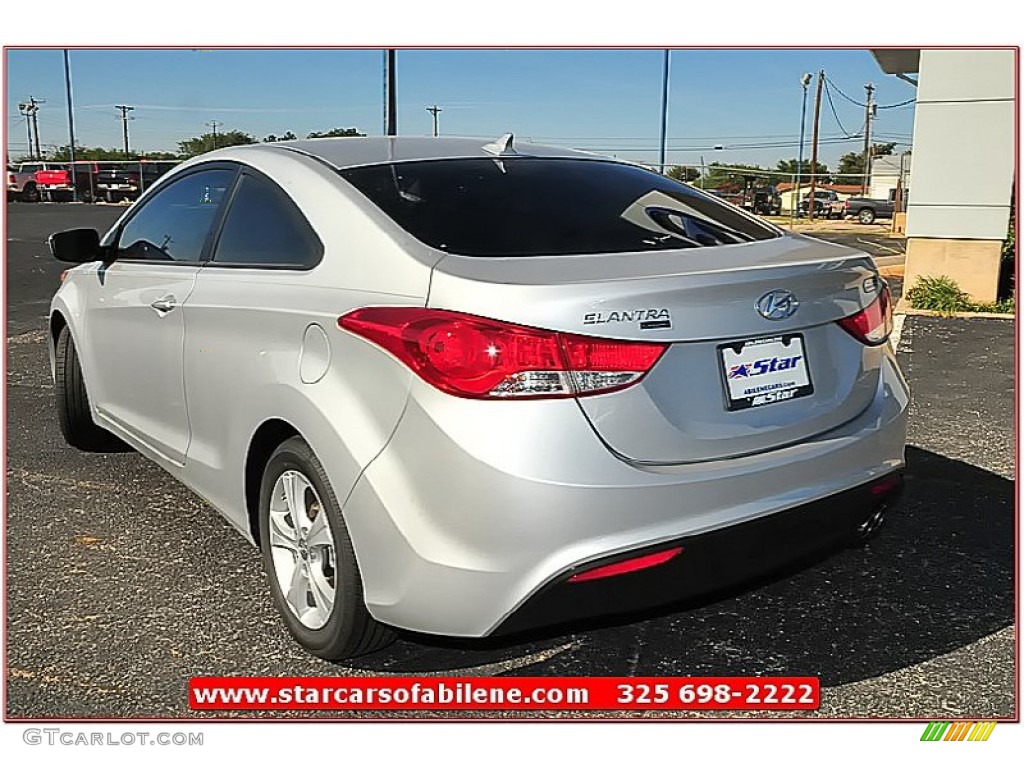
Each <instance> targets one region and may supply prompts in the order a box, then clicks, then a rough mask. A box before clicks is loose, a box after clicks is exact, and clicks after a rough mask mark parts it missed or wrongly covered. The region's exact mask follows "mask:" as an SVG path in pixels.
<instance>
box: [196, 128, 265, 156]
mask: <svg viewBox="0 0 1024 768" xmlns="http://www.w3.org/2000/svg"><path fill="white" fill-rule="evenodd" d="M255 143H256V139H255V137H253V136H250V135H249V134H248V133H244V132H242V131H222V132H219V133H216V134H214V133H204V134H203V135H202V136H196V137H195V138H192V139H186V140H185V141H179V142H178V148H179V149H180V150H181V154H182V156H183V157H193V156H194V155H201V154H203V153H204V152H210V151H211V150H214V149H220V148H223V147H234V146H237V145H239V144H255Z"/></svg>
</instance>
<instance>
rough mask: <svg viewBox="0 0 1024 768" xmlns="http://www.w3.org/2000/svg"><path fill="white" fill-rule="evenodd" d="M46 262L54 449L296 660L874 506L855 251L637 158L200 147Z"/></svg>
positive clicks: (733, 561)
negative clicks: (256, 554)
mask: <svg viewBox="0 0 1024 768" xmlns="http://www.w3.org/2000/svg"><path fill="white" fill-rule="evenodd" d="M50 247H51V249H52V251H53V253H54V255H55V256H56V257H57V258H58V259H61V260H63V261H69V262H74V263H77V264H78V265H79V266H77V267H75V268H74V269H70V270H69V271H68V272H67V273H66V275H65V279H64V280H63V284H62V285H61V287H60V290H59V291H58V292H57V294H56V296H55V297H54V299H53V303H52V307H51V312H50V323H49V330H50V342H51V343H50V353H51V362H52V371H53V377H54V382H55V389H56V404H57V412H58V416H59V419H60V425H61V429H62V431H63V434H64V436H65V438H66V439H67V441H68V442H69V443H70V444H71V445H73V446H75V447H77V448H79V449H82V450H88V451H102V450H108V449H113V448H116V447H117V446H119V445H123V444H124V443H127V444H128V445H129V446H131V447H133V448H135V449H136V450H138V451H139V452H140V453H142V454H143V455H145V456H147V457H149V458H150V459H152V460H153V461H155V462H156V463H157V464H159V465H160V466H161V467H163V468H164V469H165V470H167V471H168V472H170V473H171V474H172V475H173V476H175V477H176V478H178V479H179V480H180V481H181V482H183V483H184V484H185V485H187V486H188V487H189V488H191V489H192V490H194V491H195V492H196V493H198V494H199V495H200V496H202V497H203V498H204V499H206V500H207V501H208V502H209V503H210V504H211V505H213V506H214V507H216V508H217V509H218V510H220V512H221V513H222V514H223V515H224V516H225V517H226V518H227V519H228V520H229V521H230V522H231V523H232V524H233V525H234V526H235V527H236V528H237V529H238V530H239V531H240V532H241V533H242V535H243V536H245V537H246V538H247V539H249V540H250V541H252V542H253V543H254V544H258V545H259V547H260V549H261V551H262V556H263V564H264V567H265V569H266V572H267V577H268V584H269V587H270V593H271V595H272V598H273V600H274V603H275V604H276V606H277V608H278V610H279V612H280V614H281V616H282V617H283V619H284V622H285V623H286V625H287V627H288V629H289V630H290V631H291V633H292V634H293V635H294V636H295V638H296V639H297V640H298V641H299V642H300V643H301V644H302V645H303V646H304V647H305V648H307V649H308V650H309V651H311V652H312V653H314V654H316V655H318V656H322V657H325V658H330V659H339V658H344V657H349V656H354V655H357V654H361V653H366V652H369V651H371V650H374V649H377V648H380V647H382V646H383V645H384V644H386V643H387V642H388V641H389V640H390V639H391V638H392V637H393V636H394V628H406V629H410V630H416V631H418V632H426V633H435V634H441V635H452V636H463V637H483V636H488V635H495V634H499V633H508V632H516V631H520V630H523V629H526V628H530V627H536V626H542V625H551V624H558V623H562V622H567V621H571V620H576V619H579V618H582V617H587V616H593V615H608V614H617V613H625V612H629V611H632V610H634V609H636V608H644V607H651V606H654V605H662V604H666V603H670V602H673V601H677V600H679V599H682V598H687V597H691V596H694V595H698V594H706V593H708V592H709V591H713V590H716V589H718V588H721V587H724V586H727V585H730V584H734V583H736V582H737V581H739V580H743V579H748V578H751V577H754V576H757V575H762V574H765V573H767V572H769V571H771V570H773V569H776V568H779V567H783V566H786V565H788V564H790V563H792V562H794V561H797V560H799V559H800V558H802V557H803V556H806V555H809V554H811V553H816V552H819V551H827V549H828V548H829V547H832V546H835V545H837V544H839V543H841V542H844V541H848V540H852V539H853V538H855V537H856V536H857V535H858V534H860V535H866V534H868V533H870V532H872V531H873V530H874V528H875V527H877V524H878V523H879V522H880V520H881V514H882V511H883V510H884V509H885V508H886V506H887V505H889V504H891V502H892V500H893V499H894V498H895V496H896V495H897V494H898V493H899V491H900V489H901V486H902V482H901V473H902V468H903V463H904V442H905V431H906V408H907V401H908V391H907V386H906V383H905V382H904V380H903V377H902V376H901V374H900V371H899V369H898V367H897V365H896V361H895V358H894V356H893V350H892V349H891V347H890V345H889V344H888V337H889V333H890V329H891V322H892V315H891V308H890V298H889V292H888V287H887V286H886V284H885V282H884V281H883V280H882V279H881V278H880V277H879V276H878V274H877V272H876V270H875V267H874V265H873V264H872V261H871V259H870V258H869V257H868V256H866V255H865V254H863V253H860V252H858V251H854V250H850V249H847V248H844V247H841V246H837V245H833V244H830V243H825V242H822V241H819V240H815V239H812V238H808V237H803V236H800V235H795V234H791V233H787V232H785V231H783V230H780V229H778V228H776V227H774V226H772V225H770V224H768V223H766V222H764V221H762V220H760V219H758V218H756V217H754V216H751V215H748V214H747V213H744V212H743V211H742V210H740V209H738V208H736V207H733V206H731V205H729V204H726V203H723V202H722V201H721V200H718V199H716V198H714V197H712V196H710V195H706V194H704V193H703V192H701V191H699V190H697V189H694V188H692V187H690V186H688V185H686V184H682V183H679V182H676V181H674V180H672V179H670V178H666V177H664V176H661V175H659V174H657V173H653V172H651V171H650V170H647V169H645V168H643V167H640V166H636V165H632V164H629V163H625V162H620V161H615V160H611V159H607V158H602V157H598V156H594V155H590V154H585V153H581V152H575V151H570V150H564V149H558V148H553V147H546V146H539V145H533V144H522V143H518V142H515V141H514V140H513V139H512V137H511V136H505V137H502V138H501V139H499V140H497V141H488V140H486V139H483V140H474V139H418V138H345V139H323V140H314V141H296V142H282V143H277V144H271V145H253V146H243V147H230V148H226V149H221V150H218V151H215V152H212V153H210V154H207V155H203V156H201V157H198V158H194V159H192V160H190V161H188V162H186V163H184V164H182V165H181V166H180V167H178V168H177V169H176V170H175V171H174V172H172V173H170V174H168V175H166V176H164V177H163V178H162V179H161V180H160V181H159V182H158V183H157V184H156V185H154V186H153V187H152V188H150V189H149V190H148V191H147V192H146V194H145V195H144V196H143V197H142V198H141V199H140V200H139V201H138V202H137V203H136V204H135V205H133V206H132V207H131V208H129V209H128V210H127V211H126V212H125V213H124V215H123V216H122V217H121V218H120V219H119V220H118V222H117V223H116V224H115V225H114V227H113V228H112V229H111V230H110V231H109V232H108V233H106V235H105V236H103V237H102V238H101V237H100V235H99V233H97V232H96V231H94V230H70V231H66V232H60V233H57V234H55V235H53V236H52V237H51V238H50ZM185 524H186V521H185V520H182V525H185Z"/></svg>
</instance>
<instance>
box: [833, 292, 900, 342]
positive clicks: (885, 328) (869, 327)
mask: <svg viewBox="0 0 1024 768" xmlns="http://www.w3.org/2000/svg"><path fill="white" fill-rule="evenodd" d="M839 325H841V326H842V328H843V330H845V331H846V332H847V333H849V334H850V335H851V336H853V337H854V338H855V339H857V340H858V341H860V342H863V343H864V344H868V345H869V346H872V347H874V346H878V345H879V344H884V343H885V340H886V339H888V338H889V334H890V333H892V305H891V301H890V297H889V286H887V285H883V286H882V291H881V293H879V294H878V298H877V299H875V300H874V301H873V302H871V304H869V305H868V306H866V307H865V308H864V309H862V310H861V311H860V312H858V313H857V314H856V315H850V316H849V317H844V318H843V319H842V320H840V321H839Z"/></svg>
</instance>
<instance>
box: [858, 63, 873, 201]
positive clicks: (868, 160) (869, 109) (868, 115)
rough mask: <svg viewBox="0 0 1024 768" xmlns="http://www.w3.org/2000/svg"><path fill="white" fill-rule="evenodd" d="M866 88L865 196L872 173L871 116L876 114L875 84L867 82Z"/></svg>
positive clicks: (862, 186) (862, 188) (861, 189)
mask: <svg viewBox="0 0 1024 768" xmlns="http://www.w3.org/2000/svg"><path fill="white" fill-rule="evenodd" d="M864 90H865V91H866V92H867V95H868V97H867V99H866V100H865V102H864V180H863V181H862V182H861V185H860V191H861V194H862V195H863V196H865V197H867V194H868V176H869V175H870V173H871V118H872V117H873V116H874V114H873V110H872V104H871V94H872V93H873V92H874V90H875V86H873V85H872V84H871V83H867V84H866V85H865V86H864Z"/></svg>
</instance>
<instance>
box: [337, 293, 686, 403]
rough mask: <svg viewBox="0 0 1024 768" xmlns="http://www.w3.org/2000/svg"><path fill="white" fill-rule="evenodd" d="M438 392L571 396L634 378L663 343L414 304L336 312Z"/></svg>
mask: <svg viewBox="0 0 1024 768" xmlns="http://www.w3.org/2000/svg"><path fill="white" fill-rule="evenodd" d="M338 325H339V326H340V327H341V328H344V329H345V330H347V331H351V332H352V333H354V334H356V335H358V336H362V337H363V338H365V339H368V340H370V341H372V342H374V343H375V344H379V345H380V346H381V347H383V348H384V349H386V350H388V351H389V352H390V353H391V354H393V355H394V356H395V357H397V358H398V359H399V360H401V361H402V362H403V363H405V364H406V365H407V366H409V367H410V368H411V369H412V370H413V371H415V372H416V373H417V374H418V375H419V376H420V378H422V379H423V380H424V381H426V382H428V383H429V384H432V385H433V386H435V387H437V388H438V389H440V390H441V391H443V392H447V393H449V394H452V395H458V396H459V397H472V398H480V399H502V400H504V399H508V398H537V397H577V396H580V395H593V394H597V393H600V392H611V391H613V390H616V389H622V388H623V387H627V386H629V385H630V384H635V383H636V382H637V381H639V380H640V379H641V378H643V376H644V374H645V373H647V371H649V370H650V369H651V368H652V367H653V366H654V364H655V363H656V362H658V358H660V357H661V355H662V353H663V352H664V351H665V349H666V347H668V344H656V343H648V342H636V341H614V340H610V339H597V338H592V337H589V336H578V335H575V334H571V333H559V332H557V331H544V330H539V329H537V328H528V327H526V326H522V325H514V324H512V323H505V322H502V321H500V320H490V319H487V318H483V317H476V316H475V315H465V314H462V313H460V312H448V311H446V310H437V309H423V308H420V307H367V308H365V309H357V310H355V311H354V312H349V313H348V314H347V315H345V316H343V317H340V318H338Z"/></svg>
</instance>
